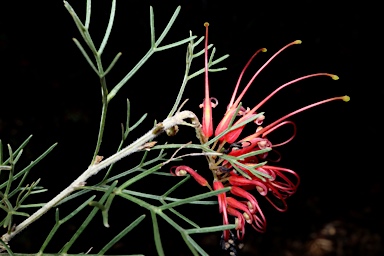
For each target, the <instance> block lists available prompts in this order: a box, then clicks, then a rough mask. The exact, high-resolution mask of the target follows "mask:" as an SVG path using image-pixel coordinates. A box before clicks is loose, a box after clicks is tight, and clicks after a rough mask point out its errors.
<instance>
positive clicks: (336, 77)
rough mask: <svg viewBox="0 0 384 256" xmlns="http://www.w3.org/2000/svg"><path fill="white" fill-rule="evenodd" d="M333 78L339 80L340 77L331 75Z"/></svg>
mask: <svg viewBox="0 0 384 256" xmlns="http://www.w3.org/2000/svg"><path fill="white" fill-rule="evenodd" d="M331 77H332V79H333V80H339V77H338V76H337V75H331Z"/></svg>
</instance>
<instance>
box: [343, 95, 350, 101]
mask: <svg viewBox="0 0 384 256" xmlns="http://www.w3.org/2000/svg"><path fill="white" fill-rule="evenodd" d="M350 99H351V98H350V97H349V96H348V95H345V96H343V101H345V102H348V101H349V100H350Z"/></svg>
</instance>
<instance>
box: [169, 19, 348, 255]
mask: <svg viewBox="0 0 384 256" xmlns="http://www.w3.org/2000/svg"><path fill="white" fill-rule="evenodd" d="M208 25H209V24H208V23H205V24H204V26H205V27H206V35H205V98H204V102H203V104H201V107H202V108H203V119H202V127H201V134H202V137H203V138H204V139H203V141H202V143H205V142H206V141H208V139H209V137H211V136H212V135H213V121H212V120H213V117H212V108H213V107H215V106H216V105H217V100H216V99H215V98H211V97H210V94H209V81H208V71H209V70H208ZM296 44H301V41H300V40H296V41H294V42H292V43H289V44H287V45H286V46H284V47H283V48H281V49H280V50H279V51H277V52H276V53H275V54H274V55H273V56H272V57H270V58H269V59H268V60H267V61H266V62H265V64H264V65H262V66H261V68H259V70H257V71H256V72H255V74H254V75H253V77H252V78H251V80H250V81H249V82H248V84H247V85H246V86H245V88H244V89H243V90H242V92H241V93H240V94H239V96H237V98H236V95H237V92H238V89H239V85H240V82H241V79H242V77H243V74H244V72H245V71H246V69H247V68H248V66H249V65H250V63H251V62H252V60H253V59H254V57H255V56H256V55H257V54H258V53H260V52H266V49H265V48H262V49H259V50H257V51H256V52H255V53H254V55H253V56H252V57H251V58H250V60H249V61H248V62H247V64H246V65H245V67H244V68H243V70H242V72H241V74H240V76H239V79H238V81H237V84H236V86H235V89H234V91H233V94H232V98H231V100H230V102H229V104H228V107H227V111H226V113H225V115H224V117H223V118H222V120H221V121H220V123H219V124H218V126H217V127H216V129H215V136H219V135H220V134H221V133H223V132H224V131H226V130H227V129H228V128H230V127H229V125H230V122H231V120H232V119H233V117H234V115H238V116H240V118H238V119H237V120H236V121H235V122H234V124H233V126H235V125H239V124H241V123H243V122H244V121H247V120H249V119H251V118H253V119H254V118H255V117H256V116H255V115H256V114H257V111H258V110H259V108H260V107H261V106H262V105H263V104H264V103H265V102H266V101H268V100H269V99H270V98H271V97H272V96H274V95H275V94H276V93H277V92H279V91H280V90H282V89H283V88H285V87H287V86H289V85H292V84H294V83H297V82H299V81H302V80H305V79H308V78H312V77H317V76H328V77H331V78H332V79H333V80H337V79H338V77H337V76H336V75H332V74H328V73H316V74H310V75H306V76H302V77H299V78H297V79H294V80H292V81H290V82H288V83H285V84H283V85H281V86H280V87H278V88H277V89H276V90H274V91H273V92H272V93H270V94H269V95H268V96H267V97H266V98H265V99H264V100H262V101H261V102H260V103H258V104H256V105H255V106H254V107H253V108H252V109H250V108H244V107H240V108H239V105H240V101H241V100H242V99H243V97H244V95H245V93H246V92H247V90H248V89H249V87H250V86H251V84H252V83H253V82H254V80H255V78H256V77H257V76H258V75H259V73H260V72H261V71H262V70H263V69H264V68H265V67H266V66H267V65H268V64H269V63H270V62H271V61H272V60H273V59H274V58H275V57H276V56H277V55H279V54H280V53H281V52H282V51H284V50H285V49H287V48H288V47H290V46H292V45H296ZM335 100H343V101H346V102H347V101H349V97H348V96H341V97H334V98H330V99H326V100H323V101H319V102H317V103H313V104H311V105H308V106H306V107H303V108H300V109H298V110H296V111H293V112H291V113H289V114H286V115H285V116H283V117H281V118H279V119H278V120H276V121H274V122H272V123H271V124H269V125H267V126H265V127H262V126H261V124H262V123H263V122H264V120H265V116H264V115H260V114H259V115H258V116H257V118H256V119H255V120H254V123H256V125H257V129H256V131H255V132H254V133H253V134H250V135H248V136H246V137H244V138H243V139H240V140H238V138H239V136H240V134H241V133H242V131H243V129H244V126H245V125H243V126H241V127H239V128H237V129H235V130H232V131H230V132H228V133H226V134H225V135H223V136H221V137H220V138H218V140H219V141H216V142H215V143H214V144H213V145H212V146H211V149H212V150H214V151H216V152H218V153H222V154H223V155H226V156H230V157H231V158H229V157H224V156H207V157H206V159H207V160H208V164H209V169H210V170H211V171H212V175H213V179H214V182H213V189H214V190H218V189H222V188H224V187H226V186H231V190H230V192H228V193H230V194H232V196H227V195H226V193H221V194H219V195H218V204H219V212H220V213H221V214H222V218H223V224H224V225H227V224H228V223H229V220H228V215H229V216H234V217H235V222H236V230H237V237H238V239H242V238H243V237H244V234H245V229H246V227H245V225H246V223H248V224H250V225H251V226H252V227H253V228H254V229H256V230H257V231H259V232H265V230H266V225H267V223H266V219H265V216H264V214H263V212H262V211H261V209H260V206H259V204H258V201H257V200H256V198H255V196H254V192H257V194H260V195H261V196H263V197H265V198H266V199H267V200H268V201H269V202H270V203H271V204H272V206H273V207H275V208H276V209H277V210H278V211H281V212H284V211H286V210H287V208H288V206H287V203H286V199H287V198H288V197H290V196H291V195H293V194H294V193H295V192H296V190H297V187H298V186H299V183H300V178H299V176H298V175H297V174H296V173H295V172H294V171H292V170H290V169H287V168H283V167H277V166H271V165H265V163H264V161H265V160H266V158H267V156H268V151H267V150H265V149H272V148H274V147H277V146H281V145H284V144H286V143H288V142H289V141H291V140H292V139H293V138H294V137H295V134H296V126H295V124H294V123H293V122H292V121H287V119H288V118H289V117H291V116H293V115H295V114H297V113H300V112H302V111H304V110H307V109H309V108H312V107H315V106H318V105H321V104H323V103H327V102H330V101H335ZM238 110H239V111H238ZM284 125H293V128H294V131H293V135H292V136H291V137H290V138H289V139H287V140H286V141H284V142H282V143H279V144H273V143H272V142H271V141H270V140H269V139H268V138H267V135H269V134H270V133H271V132H273V131H276V130H277V129H278V128H280V127H281V126H284ZM259 150H263V151H261V152H257V151H259ZM251 152H255V153H254V154H248V153H251ZM245 154H247V155H246V156H244V157H242V156H243V155H245ZM234 157H236V158H234ZM224 158H225V159H224ZM231 159H232V160H231ZM233 159H236V161H233ZM279 159H280V156H279ZM236 170H238V171H239V172H238V171H236ZM240 171H241V173H245V176H247V177H244V176H242V175H241V174H240ZM171 172H172V171H171ZM174 173H175V175H178V176H180V175H185V174H186V173H189V174H190V175H191V176H193V178H194V179H195V180H196V181H197V182H198V183H199V184H200V185H202V186H208V187H209V184H208V182H207V181H206V179H204V178H203V177H202V176H200V175H199V174H197V173H196V172H195V171H194V170H193V169H191V168H190V167H188V166H179V167H177V168H176V169H175V172H174ZM209 188H210V187H209ZM252 193H253V194H252ZM232 238H233V235H232V233H230V232H229V230H225V231H224V232H223V239H224V243H222V244H224V246H223V248H224V247H225V248H226V249H227V246H229V244H231V243H230V242H229V239H232Z"/></svg>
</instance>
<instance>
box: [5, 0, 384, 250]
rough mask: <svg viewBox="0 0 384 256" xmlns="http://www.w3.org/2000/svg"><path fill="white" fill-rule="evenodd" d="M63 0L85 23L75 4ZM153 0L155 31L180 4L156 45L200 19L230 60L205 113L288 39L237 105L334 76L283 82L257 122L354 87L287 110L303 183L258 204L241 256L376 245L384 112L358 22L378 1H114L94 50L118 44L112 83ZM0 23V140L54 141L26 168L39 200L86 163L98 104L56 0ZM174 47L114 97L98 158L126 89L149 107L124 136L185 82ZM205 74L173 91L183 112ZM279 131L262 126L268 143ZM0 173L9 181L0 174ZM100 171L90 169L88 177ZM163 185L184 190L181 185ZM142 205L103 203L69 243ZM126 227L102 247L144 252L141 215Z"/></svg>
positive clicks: (110, 140)
mask: <svg viewBox="0 0 384 256" xmlns="http://www.w3.org/2000/svg"><path fill="white" fill-rule="evenodd" d="M108 2H109V1H103V2H102V3H101V1H94V3H93V6H92V18H91V28H90V31H91V36H92V38H93V40H94V42H95V43H96V45H99V44H100V42H101V40H102V37H103V35H104V31H105V28H106V25H107V22H108V15H109V9H110V5H109V3H108ZM251 2H253V3H251ZM70 4H71V5H72V6H73V8H74V9H75V11H76V12H77V14H78V15H79V16H80V17H81V18H82V19H83V20H84V17H85V1H71V2H70ZM150 5H152V6H153V7H154V12H155V27H156V36H159V35H160V33H161V31H162V29H163V28H164V27H165V25H166V24H167V21H168V19H169V18H170V17H171V15H172V13H173V12H174V10H175V9H176V7H177V6H178V5H180V6H181V13H180V15H179V17H178V19H177V21H176V22H175V25H174V27H173V28H172V29H171V31H170V33H169V34H168V36H167V37H166V38H165V40H164V41H163V43H162V45H165V44H168V43H172V42H174V41H176V40H181V39H183V38H186V37H188V35H189V34H188V33H189V30H192V31H193V34H195V35H197V36H202V35H204V31H205V30H204V26H203V23H204V22H205V21H208V22H209V23H210V27H209V29H210V34H209V41H210V43H214V44H215V46H216V47H217V53H216V56H221V55H224V54H227V53H228V54H230V58H229V59H227V60H225V61H224V62H222V63H220V64H219V65H218V67H221V66H225V67H227V68H228V70H227V71H225V72H219V73H211V74H210V83H211V96H213V97H217V98H218V99H219V102H220V104H219V106H218V107H217V108H216V109H215V111H214V113H215V121H216V123H217V122H218V120H219V118H221V116H222V114H223V113H224V111H225V107H226V104H227V103H226V102H227V101H228V100H229V98H230V96H231V93H232V90H233V87H234V85H235V83H236V81H237V77H238V74H239V73H240V72H241V70H242V67H243V65H244V64H245V63H246V62H247V60H248V58H249V57H250V56H251V55H252V54H253V53H254V51H255V50H257V49H259V48H261V47H266V48H268V52H267V53H263V54H260V56H258V57H257V58H256V59H255V61H254V62H253V63H252V65H251V66H250V67H249V69H248V72H247V73H246V75H245V77H244V81H243V84H245V83H246V81H247V79H249V78H250V77H251V76H252V75H253V72H254V71H256V70H257V69H258V67H260V66H261V65H262V64H263V63H264V61H266V60H267V59H268V58H269V56H271V55H272V54H273V53H274V52H275V51H277V50H278V49H280V48H281V47H282V46H284V45H285V44H287V43H289V42H291V41H293V40H296V39H300V40H302V41H303V44H302V45H298V46H293V47H291V48H289V49H288V50H286V51H285V52H284V53H282V54H281V56H279V57H278V58H276V60H274V61H273V62H272V63H271V64H270V65H269V66H268V67H267V68H266V69H265V71H263V72H262V73H261V75H260V76H259V77H258V78H257V79H256V81H255V82H254V84H253V85H252V87H251V89H250V90H249V92H248V93H247V95H246V97H245V98H244V100H243V103H244V105H246V106H250V107H252V106H253V105H255V104H256V103H258V102H259V101H260V100H262V99H263V97H265V96H266V95H267V94H268V93H269V92H271V91H272V90H274V89H275V88H277V87H278V86H279V85H281V84H283V83H285V82H287V81H289V80H292V79H294V78H296V77H299V76H302V75H306V74H310V73H316V72H329V73H334V74H337V75H338V76H339V77H340V80H339V81H332V80H331V79H329V78H322V77H320V78H314V79H310V80H307V81H303V82H300V83H299V84H296V85H293V86H291V87H289V88H287V89H285V90H283V91H282V92H281V93H279V94H278V95H276V96H275V97H274V98H272V99H271V100H270V101H269V102H268V103H267V104H266V105H265V106H264V107H263V108H262V109H261V111H265V112H266V117H267V119H266V122H271V121H273V120H275V119H276V118H279V117H280V116H282V115H284V114H286V113H289V112H290V111H293V110H295V109H297V108H300V107H302V106H305V105H308V104H310V103H313V102H316V101H319V100H322V99H326V98H329V97H334V96H341V95H350V96H351V102H349V103H344V102H341V101H337V102H331V103H328V104H326V105H323V106H319V107H317V108H315V109H311V110H308V111H306V112H305V113H301V114H299V115H297V116H295V117H293V118H291V119H292V120H294V121H295V123H296V124H297V126H298V134H297V136H296V138H295V139H294V140H293V141H292V142H291V143H289V144H288V145H286V146H284V147H282V148H281V149H279V151H280V153H281V154H282V156H283V159H282V161H281V162H280V163H279V164H278V165H280V166H284V167H286V168H291V169H293V170H295V171H296V172H297V173H298V174H299V175H300V176H301V179H302V184H301V186H300V188H299V190H298V192H297V193H296V195H294V196H293V197H292V198H290V199H289V200H288V204H289V210H288V212H286V213H279V212H277V211H275V210H274V209H272V207H270V206H269V205H268V204H265V203H264V202H261V203H262V207H263V210H264V213H265V214H266V217H267V221H268V230H267V233H266V234H263V235H261V234H258V233H256V231H253V230H252V229H247V233H246V238H245V243H246V246H245V248H244V250H243V254H242V255H255V254H256V255H381V253H383V248H382V245H381V243H380V241H381V239H382V228H383V220H382V218H380V216H381V215H382V213H383V212H382V210H381V209H380V203H381V202H382V195H383V190H382V186H381V180H380V179H379V173H380V172H381V170H382V167H381V165H380V164H378V161H380V157H381V155H380V153H381V151H380V146H381V143H382V137H381V136H379V130H380V129H379V127H378V124H379V120H380V115H378V114H379V112H380V109H382V108H380V106H381V104H380V97H382V96H383V89H382V87H380V82H378V81H380V80H372V81H371V78H372V74H374V73H375V72H374V71H373V70H370V71H369V73H367V72H366V71H365V70H367V67H368V66H369V65H370V64H369V62H367V59H366V58H365V56H367V55H374V56H375V57H377V56H378V53H379V52H380V51H377V48H375V46H374V45H373V44H374V43H377V41H376V40H373V39H372V40H371V38H370V37H369V36H372V35H373V34H370V33H369V32H368V30H370V29H372V28H373V27H374V25H376V24H377V23H375V22H373V21H374V19H370V18H372V17H375V15H374V12H375V8H374V7H373V6H369V5H360V3H358V2H356V3H350V2H349V3H348V4H346V3H345V4H344V3H341V1H333V2H331V1H328V2H327V1H322V2H317V1H296V2H294V3H292V2H283V1H269V2H263V3H262V2H260V3H257V4H255V3H254V1H237V2H236V3H235V2H221V1H118V2H117V12H116V19H115V23H114V27H113V30H112V35H111V37H110V40H109V42H108V45H107V48H106V50H105V51H104V54H103V60H104V65H105V66H107V65H108V63H109V62H110V61H111V60H112V59H113V58H114V56H115V54H117V52H119V51H121V52H122V53H123V55H122V57H121V59H120V60H119V62H118V63H117V65H116V66H115V68H114V70H113V71H112V72H111V73H110V74H109V76H108V77H107V82H108V88H109V89H111V88H112V87H113V85H114V84H116V83H117V82H119V81H120V79H121V78H122V77H123V76H124V75H125V74H126V73H127V72H128V71H129V70H130V69H131V68H132V67H133V66H134V65H135V64H136V63H137V62H138V61H139V60H140V58H141V57H142V56H144V54H145V53H146V51H147V50H148V49H149V43H150V38H149V36H150V31H149V6H150ZM0 28H1V29H0V65H1V66H0V67H1V68H0V74H1V82H0V86H1V93H0V138H1V139H2V141H3V144H4V145H6V144H7V143H9V144H10V145H11V146H12V147H13V148H14V149H15V148H16V147H17V146H18V145H19V144H20V143H21V142H22V141H23V140H24V139H25V138H26V137H27V136H28V135H29V134H33V135H34V137H33V139H32V141H31V142H30V144H29V145H28V147H27V148H26V150H25V152H24V155H23V159H22V163H21V165H22V164H27V163H28V162H29V161H31V160H33V159H35V158H36V157H37V156H38V155H39V154H41V153H42V152H43V151H44V150H45V149H46V148H48V147H49V146H50V145H52V144H53V143H54V142H58V143H59V144H58V146H57V147H56V149H55V150H54V151H53V152H52V153H51V154H50V155H49V156H48V157H47V158H46V159H45V160H44V161H43V162H42V163H41V164H39V165H38V166H36V167H35V168H34V171H33V172H32V174H31V176H30V177H29V178H30V179H29V182H31V181H33V180H35V179H37V178H38V177H41V178H42V181H41V185H43V186H44V187H46V188H48V189H49V192H47V193H45V195H38V196H36V198H38V199H36V201H39V202H45V201H47V200H49V199H50V198H51V197H52V196H54V195H55V194H57V193H58V192H59V191H61V190H62V189H63V188H65V187H66V186H67V185H68V184H69V183H70V182H71V181H72V180H74V179H75V178H76V177H77V176H78V175H79V174H80V173H81V172H82V171H83V170H85V169H86V167H87V166H88V164H89V162H90V160H91V157H92V154H93V149H94V146H95V142H96V138H97V132H98V123H99V116H100V111H101V97H100V85H99V83H98V79H97V77H96V75H95V74H94V73H93V71H92V70H91V68H90V67H89V65H88V64H87V63H86V61H85V60H84V59H83V57H82V56H81V54H80V52H79V51H78V49H77V48H76V46H75V45H74V43H73V42H72V40H71V38H72V37H75V38H77V39H79V40H80V39H81V36H80V35H79V33H78V31H77V29H76V27H75V25H74V23H73V20H72V18H71V16H70V15H69V14H68V12H67V11H66V9H65V8H64V6H63V3H62V2H61V1H49V3H48V2H46V3H45V2H32V1H17V2H16V1H6V2H3V4H2V6H0ZM81 42H82V41H81ZM83 45H84V44H83ZM199 49H201V48H199ZM185 51H186V45H183V46H179V47H177V48H175V49H171V50H167V51H164V52H160V53H156V54H155V55H154V56H153V57H151V58H150V60H149V61H148V62H147V63H146V64H145V65H144V66H143V67H142V68H141V69H140V71H138V72H137V74H136V75H135V76H134V77H133V78H132V79H131V80H130V81H129V82H128V83H127V84H126V85H125V86H124V88H123V89H122V90H121V91H120V92H119V94H118V95H117V96H116V97H115V98H114V99H113V100H112V102H111V104H110V106H109V115H108V117H107V125H106V131H105V136H104V141H103V144H102V148H101V151H100V154H101V155H104V156H109V155H111V154H113V153H114V151H115V150H116V147H117V145H118V143H119V140H120V123H124V122H125V115H126V112H125V111H126V98H129V99H130V100H131V105H132V111H131V118H132V119H131V120H132V122H134V121H136V120H138V118H139V117H140V116H141V115H142V114H144V113H148V118H147V119H146V121H144V123H143V124H142V125H141V126H140V127H139V129H137V130H136V131H135V132H133V134H132V135H131V137H130V138H129V139H128V140H130V141H133V140H135V139H136V138H137V137H138V136H140V135H141V134H143V133H144V132H146V131H147V130H148V129H150V128H151V126H152V124H153V120H155V119H156V120H158V121H160V120H162V119H164V118H165V117H166V115H167V113H168V112H169V110H170V108H171V107H172V105H173V101H174V99H175V97H176V95H177V92H178V88H179V86H180V84H181V82H182V78H183V74H184V67H185ZM377 58H378V57H377ZM203 64H204V63H203V58H202V57H200V58H198V59H195V60H194V62H193V65H192V70H193V71H195V70H198V69H200V68H201V67H203ZM203 82H204V80H203V77H202V76H199V77H197V78H195V79H193V80H191V81H190V82H189V84H188V86H187V89H186V92H185V94H184V98H189V99H190V100H189V102H188V103H187V105H186V106H185V109H189V110H192V111H196V113H197V114H198V115H200V113H201V110H200V109H199V108H198V104H200V103H201V102H202V99H203V97H204V95H203ZM287 136H289V134H288V135H287ZM284 138H286V137H284V136H283V137H279V136H276V135H275V137H271V139H275V140H276V141H280V139H284ZM167 140H168V141H170V142H178V143H185V142H188V141H189V140H194V132H193V130H191V129H188V128H182V129H181V131H180V133H179V134H178V136H177V137H176V138H171V139H169V138H165V136H163V137H162V138H161V139H160V141H161V142H165V141H167ZM137 161H139V158H136V156H134V157H132V158H131V160H130V161H122V163H121V164H119V165H117V166H116V169H115V173H118V172H119V171H123V170H126V169H128V168H129V167H132V166H133V165H134V164H135V163H137ZM187 163H188V164H190V165H191V166H192V167H193V168H196V169H199V170H202V169H204V168H205V165H204V164H205V161H204V159H200V160H199V159H198V158H196V159H192V160H191V159H189V160H187ZM20 167H21V166H20ZM169 167H170V166H169ZM164 168H168V167H164ZM164 168H163V169H164ZM164 171H166V170H164ZM100 176H101V175H100ZM208 177H209V176H207V178H208ZM1 179H2V181H4V180H5V179H6V175H4V173H3V174H2V176H1ZM97 180H98V179H97V178H94V179H91V180H90V181H89V183H92V182H96V181H97ZM169 185H170V182H169V179H164V180H163V179H149V180H146V181H144V182H141V183H139V184H138V185H137V186H136V187H135V189H138V190H140V191H146V189H149V191H151V192H153V193H157V194H160V193H161V191H165V190H166V188H167V187H169ZM143 187H144V188H143ZM187 187H188V188H189V189H190V190H191V189H192V191H193V194H195V193H198V192H203V191H205V190H203V189H201V188H200V187H198V186H197V185H196V184H194V183H193V182H191V184H189V185H188V186H187ZM159 191H160V192H159ZM174 196H175V197H183V196H186V194H183V193H182V192H180V194H175V195H174ZM75 201H76V200H75ZM75 201H74V203H73V204H70V203H69V204H65V205H63V206H62V207H61V208H60V211H61V212H62V214H63V215H62V216H65V213H69V212H70V211H71V210H73V209H74V207H75V206H76V205H78V204H79V203H81V201H80V200H79V201H76V202H75ZM260 201H263V200H262V198H261V200H260ZM30 202H32V199H30ZM184 210H185V211H187V212H188V214H189V216H192V217H193V218H194V219H196V220H197V221H198V222H199V223H202V225H205V226H207V225H218V224H220V220H221V216H220V215H219V214H218V212H217V209H216V208H215V207H211V208H209V207H207V208H204V207H189V208H186V209H184ZM87 211H89V210H87ZM143 213H146V214H147V215H148V212H146V211H145V210H144V209H141V208H136V207H135V206H132V205H131V204H129V203H127V202H126V201H124V200H116V201H115V205H114V207H112V210H111V212H110V225H111V228H109V229H106V228H104V227H103V226H102V223H101V217H100V216H98V217H97V218H95V220H94V222H93V224H92V227H90V229H89V230H87V231H86V232H85V233H84V235H83V237H82V238H81V239H80V240H79V242H77V243H76V244H75V245H74V247H73V250H72V251H70V252H72V253H76V252H85V251H87V250H88V249H89V248H90V247H94V248H95V249H94V250H92V251H91V252H94V253H95V252H97V251H98V249H99V248H101V246H103V245H104V244H105V243H106V242H107V241H109V239H110V238H111V237H112V236H113V235H114V234H116V232H118V231H119V230H121V229H122V228H124V227H125V226H126V225H128V224H129V223H130V222H131V221H132V220H134V219H135V218H137V217H138V216H139V215H141V214H143ZM83 218H84V215H81V214H80V215H79V216H78V217H75V218H74V219H73V220H72V221H71V222H70V223H69V224H66V225H64V226H63V227H62V229H60V233H59V234H57V237H56V240H55V242H54V243H52V244H51V245H50V247H48V250H47V251H52V252H56V251H57V250H59V249H60V248H61V247H62V246H63V244H64V243H65V242H66V241H67V240H68V239H69V238H70V236H71V234H72V233H73V232H74V231H75V230H76V229H77V227H78V226H79V225H80V223H81V222H82V220H83ZM15 221H16V222H18V221H19V222H20V221H21V219H17V218H16V220H15ZM53 224H54V215H53V211H52V212H51V213H48V214H46V215H45V216H44V217H43V218H42V219H40V220H39V221H38V222H36V223H34V224H33V225H32V226H31V227H29V228H28V229H27V230H26V231H24V232H22V233H21V234H20V235H18V236H17V237H16V238H14V240H12V242H11V248H12V249H13V250H14V251H15V252H36V251H37V250H38V249H39V248H40V245H41V243H42V241H43V239H44V237H45V236H46V235H47V234H48V232H49V230H50V228H51V227H52V226H53ZM160 228H161V231H162V234H163V236H162V240H163V242H164V244H165V250H166V254H167V255H188V254H189V252H188V249H187V247H186V246H185V245H183V242H182V240H181V239H180V238H179V235H178V234H177V233H176V232H174V231H173V230H172V229H171V228H170V227H169V226H168V225H161V227H160ZM332 228H335V229H332ZM329 230H331V231H329ZM332 230H335V233H332ZM134 231H135V232H132V233H131V234H130V235H128V236H127V237H126V238H124V239H123V240H122V241H121V242H119V244H118V246H116V248H114V249H113V250H111V251H110V252H109V253H110V254H117V253H119V254H128V253H131V254H132V253H144V254H146V255H153V254H154V253H155V248H154V246H153V242H152V237H153V235H152V230H151V224H150V219H149V216H147V218H146V220H145V221H144V223H143V225H140V226H139V227H137V228H136V230H134ZM219 236H220V234H211V235H208V236H204V235H201V236H196V240H197V241H198V242H199V243H200V244H202V246H203V247H204V249H206V250H207V252H208V253H209V254H210V255H215V254H219V253H220V250H219V245H218V243H219ZM321 239H323V240H321ZM328 242H330V243H331V244H332V246H331V247H332V248H331V249H330V250H329V252H327V251H326V250H324V248H325V247H327V246H326V244H327V243H328ZM321 244H322V245H323V249H321ZM316 246H317V247H316ZM319 248H320V249H319ZM316 253H318V254H316Z"/></svg>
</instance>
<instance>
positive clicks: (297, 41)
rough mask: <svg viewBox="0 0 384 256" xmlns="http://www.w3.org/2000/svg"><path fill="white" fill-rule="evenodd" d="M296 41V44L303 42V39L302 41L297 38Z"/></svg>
mask: <svg viewBox="0 0 384 256" xmlns="http://www.w3.org/2000/svg"><path fill="white" fill-rule="evenodd" d="M294 43H295V44H301V43H302V41H301V40H296V41H295V42H294Z"/></svg>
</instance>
